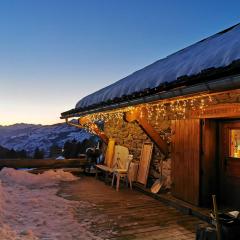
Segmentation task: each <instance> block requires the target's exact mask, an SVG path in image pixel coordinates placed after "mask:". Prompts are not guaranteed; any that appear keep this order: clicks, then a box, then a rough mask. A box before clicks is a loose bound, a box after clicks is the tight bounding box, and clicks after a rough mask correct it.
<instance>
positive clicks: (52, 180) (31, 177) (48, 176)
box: [0, 168, 78, 187]
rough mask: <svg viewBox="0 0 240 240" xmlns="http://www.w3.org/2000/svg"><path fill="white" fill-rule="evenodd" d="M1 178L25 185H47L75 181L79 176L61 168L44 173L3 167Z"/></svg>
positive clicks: (8, 181) (0, 173)
mask: <svg viewBox="0 0 240 240" xmlns="http://www.w3.org/2000/svg"><path fill="white" fill-rule="evenodd" d="M0 179H2V180H3V181H4V182H7V183H11V184H19V185H24V186H34V185H36V186H38V187H40V186H41V187H44V186H45V187H46V186H52V185H56V184H58V183H59V182H60V181H74V180H77V179H78V178H77V177H75V176H73V175H72V174H71V173H68V172H64V171H63V170H62V169H60V170H56V171H54V170H49V171H46V172H44V173H42V174H37V175H35V174H30V173H28V172H25V171H16V170H15V169H12V168H3V169H2V171H1V172H0Z"/></svg>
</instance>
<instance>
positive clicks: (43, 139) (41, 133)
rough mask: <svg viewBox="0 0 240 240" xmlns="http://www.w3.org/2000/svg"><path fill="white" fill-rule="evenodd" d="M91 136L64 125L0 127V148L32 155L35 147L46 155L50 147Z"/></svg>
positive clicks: (61, 145) (83, 131)
mask: <svg viewBox="0 0 240 240" xmlns="http://www.w3.org/2000/svg"><path fill="white" fill-rule="evenodd" d="M91 136H92V135H91V134H90V133H88V132H86V131H85V130H84V129H79V128H76V127H72V126H69V125H67V124H65V123H58V124H54V125H39V124H36V125H35V124H25V123H18V124H14V125H9V126H1V125H0V146H3V147H5V148H8V149H14V150H16V151H20V150H26V152H27V153H28V154H29V155H33V152H34V151H35V149H36V148H37V147H38V148H39V149H41V150H43V151H44V152H45V154H48V153H49V150H50V147H51V146H52V145H57V146H58V147H63V145H64V143H65V142H66V141H71V140H74V139H75V140H76V141H78V142H82V141H83V140H84V139H89V138H90V137H91Z"/></svg>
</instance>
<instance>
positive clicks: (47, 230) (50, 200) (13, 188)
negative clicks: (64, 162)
mask: <svg viewBox="0 0 240 240" xmlns="http://www.w3.org/2000/svg"><path fill="white" fill-rule="evenodd" d="M76 179H77V178H76V177H75V176H73V175H72V174H71V173H67V172H64V171H62V170H58V171H53V170H50V171H47V172H44V173H43V174H39V175H34V174H31V173H28V172H24V171H17V170H14V169H10V168H4V169H3V170H2V171H1V172H0V239H3V240H37V239H42V240H55V239H56V240H71V239H73V240H77V239H84V240H89V239H100V238H99V237H96V236H94V235H93V233H91V232H90V231H89V230H88V226H87V225H86V223H84V222H83V223H81V222H78V221H77V218H76V217H75V214H76V211H75V209H76V208H81V209H83V208H84V205H85V206H86V207H87V206H89V203H86V202H78V201H70V200H66V199H64V198H61V197H59V196H57V195H56V193H57V191H58V184H59V182H60V181H74V180H76Z"/></svg>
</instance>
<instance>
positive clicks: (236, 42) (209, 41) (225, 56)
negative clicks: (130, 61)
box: [76, 24, 240, 109]
mask: <svg viewBox="0 0 240 240" xmlns="http://www.w3.org/2000/svg"><path fill="white" fill-rule="evenodd" d="M239 59H240V24H237V25H235V26H233V27H231V28H229V29H226V30H224V31H222V32H220V33H217V34H215V35H213V36H211V37H209V38H206V39H204V40H202V41H200V42H197V43H195V44H193V45H191V46H189V47H187V48H184V49H182V50H180V51H178V52H176V53H174V54H171V55H169V56H168V57H166V58H163V59H160V60H159V61H157V62H155V63H153V64H151V65H149V66H147V67H145V68H143V69H141V70H139V71H136V72H134V73H133V74H131V75H129V76H127V77H125V78H123V79H121V80H119V81H117V82H115V83H113V84H111V85H109V86H107V87H105V88H103V89H101V90H99V91H97V92H95V93H93V94H90V95H88V96H86V97H84V98H83V99H81V100H80V101H79V102H78V103H77V104H76V109H77V108H86V107H90V106H91V105H94V104H99V103H103V102H107V101H109V100H113V99H115V98H121V97H122V96H124V95H131V94H133V93H136V92H141V91H144V90H145V89H153V88H156V87H159V86H161V85H162V84H165V83H171V82H174V81H176V80H177V79H178V78H179V77H182V76H193V75H197V74H199V73H201V71H203V70H206V69H209V68H219V67H226V66H228V65H230V64H231V63H232V62H233V61H235V60H239Z"/></svg>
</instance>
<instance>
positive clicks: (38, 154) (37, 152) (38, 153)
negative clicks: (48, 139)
mask: <svg viewBox="0 0 240 240" xmlns="http://www.w3.org/2000/svg"><path fill="white" fill-rule="evenodd" d="M33 158H34V159H43V158H44V151H43V150H40V149H39V148H38V147H36V149H35V151H34V154H33Z"/></svg>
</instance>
